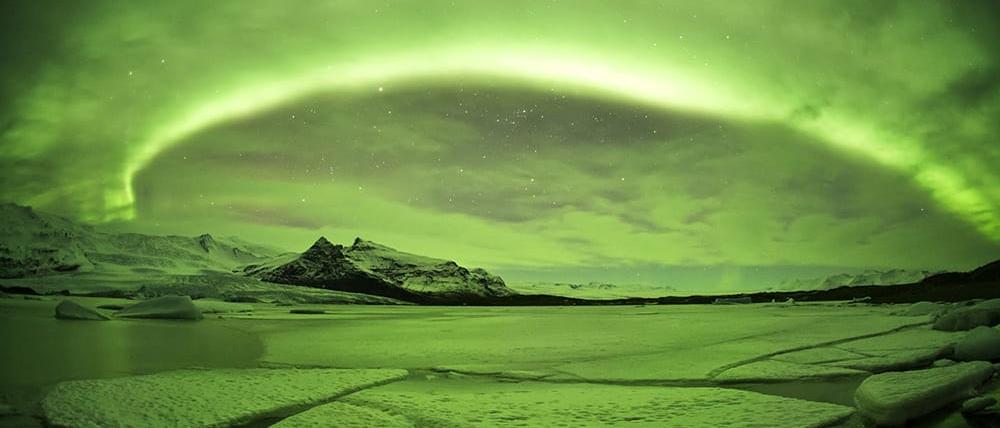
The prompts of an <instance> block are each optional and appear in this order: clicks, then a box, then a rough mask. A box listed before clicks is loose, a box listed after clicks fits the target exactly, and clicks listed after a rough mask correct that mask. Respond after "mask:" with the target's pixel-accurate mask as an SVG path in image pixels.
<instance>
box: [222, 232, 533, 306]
mask: <svg viewBox="0 0 1000 428" xmlns="http://www.w3.org/2000/svg"><path fill="white" fill-rule="evenodd" d="M242 271H243V274H245V275H247V276H250V277H254V278H258V279H261V280H263V281H268V282H274V283H279V284H290V285H302V286H310V287H319V288H325V289H331V290H338V291H348V292H360V293H366V294H374V295H379V296H385V297H391V298H396V299H403V300H409V301H418V302H419V301H433V300H461V299H462V298H466V297H468V298H473V299H483V298H495V297H503V296H508V295H511V294H514V292H513V291H511V290H510V289H509V288H507V286H506V284H504V282H503V279H501V278H500V277H499V276H496V275H493V274H490V273H489V272H487V271H486V270H483V269H478V268H475V269H468V268H465V267H462V266H459V265H458V264H457V263H455V262H454V261H450V260H443V259H435V258H432V257H426V256H420V255H416V254H411V253H406V252H402V251H398V250H396V249H394V248H392V247H389V246H386V245H383V244H379V243H376V242H372V241H366V240H364V239H362V238H361V237H357V238H355V240H354V242H353V243H352V244H351V246H349V247H345V246H344V245H341V244H333V243H332V242H330V241H329V240H327V239H326V237H323V236H321V237H320V238H319V239H317V240H316V241H315V242H314V243H313V244H312V245H311V246H310V247H309V248H308V249H306V250H305V251H304V252H302V253H300V254H297V255H295V254H286V255H283V256H279V257H276V258H274V259H273V260H271V261H269V262H265V263H262V264H251V265H247V266H245V267H244V268H243V269H242Z"/></svg>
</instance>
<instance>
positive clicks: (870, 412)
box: [854, 361, 993, 425]
mask: <svg viewBox="0 0 1000 428" xmlns="http://www.w3.org/2000/svg"><path fill="white" fill-rule="evenodd" d="M991 376H993V365H992V364H990V363H986V362H981V361H976V362H970V363H959V364H955V365H951V366H948V367H935V368H930V369H924V370H914V371H909V372H888V373H882V374H877V375H873V376H871V377H869V378H868V379H865V381H864V382H862V383H861V386H859V387H858V389H857V391H855V392H854V401H855V403H856V404H857V407H858V411H859V412H860V413H861V415H862V416H864V417H866V418H868V419H871V420H873V421H874V422H876V423H878V424H882V425H900V424H902V423H903V422H906V421H907V420H910V419H913V418H916V417H919V416H923V415H926V414H928V413H930V412H933V411H935V410H937V409H939V408H941V407H944V406H946V405H948V404H950V403H952V402H954V401H957V400H961V399H964V398H966V397H968V396H969V395H971V391H972V390H973V389H974V388H976V387H977V386H979V385H981V384H982V383H983V382H985V381H986V380H987V379H989V378H990V377H991Z"/></svg>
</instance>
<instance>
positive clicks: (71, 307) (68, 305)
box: [56, 300, 109, 321]
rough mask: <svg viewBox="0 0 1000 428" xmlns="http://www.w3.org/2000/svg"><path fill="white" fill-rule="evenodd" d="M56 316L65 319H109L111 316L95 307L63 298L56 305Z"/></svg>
mask: <svg viewBox="0 0 1000 428" xmlns="http://www.w3.org/2000/svg"><path fill="white" fill-rule="evenodd" d="M56 318H59V319H64V320H84V321H107V320H108V319H109V318H108V317H106V316H104V314H101V313H100V312H97V311H95V310H93V309H90V308H86V307H83V306H81V305H80V304H79V303H76V302H74V301H72V300H63V301H61V302H59V304H58V305H56Z"/></svg>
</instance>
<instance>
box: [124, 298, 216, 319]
mask: <svg viewBox="0 0 1000 428" xmlns="http://www.w3.org/2000/svg"><path fill="white" fill-rule="evenodd" d="M115 315H116V316H119V317H127V318H166V319H177V320H200V319H201V318H202V315H201V311H199V310H198V307H196V306H195V305H194V303H193V302H191V298H190V297H188V296H163V297H157V298H153V299H149V300H146V301H142V302H139V303H136V304H134V305H132V306H129V307H127V308H125V309H122V310H121V311H118V313H116V314H115Z"/></svg>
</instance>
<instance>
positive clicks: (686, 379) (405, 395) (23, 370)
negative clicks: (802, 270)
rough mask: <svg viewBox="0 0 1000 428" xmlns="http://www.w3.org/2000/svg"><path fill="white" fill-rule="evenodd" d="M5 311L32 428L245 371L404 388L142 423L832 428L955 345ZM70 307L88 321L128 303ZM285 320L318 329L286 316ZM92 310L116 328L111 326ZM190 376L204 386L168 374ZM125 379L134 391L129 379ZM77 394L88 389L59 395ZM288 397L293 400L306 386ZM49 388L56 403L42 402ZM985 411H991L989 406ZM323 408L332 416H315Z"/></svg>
mask: <svg viewBox="0 0 1000 428" xmlns="http://www.w3.org/2000/svg"><path fill="white" fill-rule="evenodd" d="M8 297H9V298H5V299H0V343H3V344H4V346H2V347H0V362H2V363H3V364H0V375H2V377H3V379H4V381H5V382H4V384H5V385H4V387H2V388H0V393H2V394H3V395H2V396H0V404H2V403H9V404H12V405H13V406H14V407H15V409H16V410H17V412H18V413H29V414H36V415H39V416H41V415H43V414H44V413H43V410H42V407H41V406H40V405H39V404H38V403H39V402H41V400H42V399H43V398H44V397H45V395H46V393H48V394H49V395H48V396H49V398H48V399H47V400H48V401H46V403H48V404H47V405H46V406H45V411H46V412H47V413H49V414H50V418H51V417H54V415H63V416H59V417H65V418H69V419H59V421H58V422H60V423H62V424H65V425H71V426H76V425H80V426H85V425H87V424H84V423H80V424H77V423H75V422H73V421H74V420H75V419H72V418H73V417H74V416H73V415H76V414H77V413H75V411H65V410H60V409H61V408H62V407H64V406H65V405H64V404H61V403H67V402H76V401H74V400H69V401H65V400H64V399H60V397H61V396H62V395H60V394H65V392H59V391H73V390H78V391H80V390H83V389H86V390H87V391H92V394H94V396H92V397H88V398H87V400H85V401H87V402H86V406H87V408H88V409H90V408H93V409H96V410H92V411H91V410H88V412H89V413H87V414H86V417H87V418H97V417H101V416H100V415H105V416H104V417H108V418H112V419H113V418H115V417H116V415H119V414H120V413H117V412H121V411H123V410H122V409H121V408H119V407H114V406H117V404H116V403H120V402H122V400H121V399H118V398H115V397H118V396H119V395H120V394H122V393H123V391H125V390H131V391H133V392H132V394H135V395H136V396H137V398H136V399H137V400H139V401H142V400H143V399H146V398H149V397H145V396H146V395H149V394H153V392H151V391H171V394H175V396H177V397H183V396H184V395H185V394H190V397H189V398H190V399H191V400H196V399H197V397H201V396H214V395H219V394H223V395H225V394H230V393H229V392H227V391H228V389H226V388H232V387H233V385H240V384H243V383H244V381H246V379H249V378H253V377H254V376H257V375H260V374H261V373H265V374H268V373H278V372H259V371H257V370H256V368H268V369H276V370H281V369H288V368H292V367H299V368H338V369H361V370H372V369H404V370H406V371H407V373H409V375H408V377H406V378H405V379H404V380H399V381H396V382H394V383H391V384H388V385H385V386H378V387H374V386H369V384H368V383H366V382H362V383H361V384H359V386H358V388H361V389H362V391H360V392H358V393H354V394H350V395H346V396H343V397H341V396H340V393H338V392H335V393H332V394H326V393H323V394H319V395H314V394H313V395H309V394H312V393H308V394H307V395H309V397H313V398H310V399H309V400H305V401H303V400H300V399H299V398H295V397H298V396H294V397H293V396H292V395H289V397H288V398H287V399H286V398H281V399H280V400H279V401H280V402H274V401H269V402H266V403H264V402H262V401H261V400H258V399H256V398H254V395H253V394H247V395H245V396H244V395H240V396H239V397H240V399H239V400H235V401H233V402H232V403H233V404H226V406H230V407H227V408H226V409H225V413H224V414H223V413H221V410H220V413H218V415H222V416H219V417H217V418H215V419H212V418H208V417H207V416H206V417H205V418H202V416H205V415H211V414H213V412H215V410H211V409H210V408H211V407H213V405H211V404H207V406H208V407H207V408H205V409H204V411H201V410H197V409H199V408H198V407H190V406H187V405H181V404H178V403H186V402H187V401H189V400H187V401H186V400H184V399H181V398H178V399H176V400H174V401H170V400H161V401H159V404H158V405H159V406H160V408H159V409H158V410H156V412H154V413H156V414H157V415H161V416H162V415H170V414H174V413H173V412H174V411H176V412H177V413H176V414H178V415H188V414H189V413H190V412H192V411H193V412H195V413H197V414H198V415H197V417H196V416H186V417H187V418H189V419H190V420H191V421H208V420H209V419H211V420H212V421H221V422H218V423H215V422H213V423H207V422H198V423H197V424H196V423H194V422H192V425H195V426H225V425H226V424H227V423H228V422H230V421H234V420H239V421H246V420H260V419H261V418H265V417H267V418H271V419H268V421H271V422H279V421H280V422H281V424H280V425H278V426H293V427H294V426H324V423H323V421H328V420H329V418H331V417H336V418H339V419H338V420H342V421H343V422H344V423H345V425H344V426H364V421H365V420H366V418H367V419H368V420H370V421H371V422H372V423H375V422H379V421H381V422H380V423H382V424H383V425H386V426H411V425H412V426H439V425H442V424H444V423H445V422H447V424H448V425H453V426H559V425H563V426H605V425H608V424H612V425H624V426H727V425H728V426H829V425H832V424H844V423H852V422H849V421H850V420H848V419H845V418H848V417H851V415H852V414H854V413H855V408H854V406H853V404H852V402H851V400H852V395H853V392H854V388H855V387H856V385H857V384H859V383H860V382H861V380H863V379H865V378H867V377H869V376H871V374H872V373H873V372H882V371H887V370H915V369H922V368H926V367H930V365H931V364H932V363H933V362H934V361H935V360H936V359H938V358H939V357H941V356H943V355H947V354H948V353H949V352H950V349H951V348H950V346H951V345H952V344H953V343H955V342H956V341H959V340H961V339H962V338H964V337H965V335H966V334H967V332H964V331H958V332H942V331H937V330H933V329H931V328H930V324H931V315H920V316H902V315H899V314H902V313H906V311H905V309H906V308H905V307H901V306H872V305H851V304H836V303H829V304H753V305H726V306H713V305H704V306H699V305H687V306H606V307H600V306H591V307H423V306H357V305H297V306H276V305H273V304H259V303H252V304H238V305H231V304H225V303H221V302H204V303H200V304H199V305H200V307H203V308H205V309H209V308H210V309H214V311H212V312H213V313H211V314H208V313H206V318H205V319H204V320H202V321H188V322H184V321H164V320H131V319H130V320H125V319H118V318H115V319H112V320H111V321H104V322H89V321H65V320H56V319H55V318H54V317H53V315H52V314H53V312H52V311H53V308H54V307H55V305H56V304H57V303H58V302H59V299H57V298H55V297H45V298H42V299H41V300H24V299H23V298H22V297H19V296H8ZM73 300H75V301H76V302H78V303H80V304H81V305H82V306H85V307H89V308H99V307H100V306H106V307H114V306H115V305H122V304H128V303H130V302H128V301H123V300H118V299H94V298H73ZM196 303H197V302H196ZM108 305H111V306H108ZM230 306H232V307H230ZM291 309H320V310H323V311H324V313H321V314H293V313H290V310H291ZM97 310H99V311H102V313H105V314H107V315H109V316H112V318H113V311H111V310H105V309H97ZM206 312H207V311H206ZM229 336H232V337H238V338H239V339H238V340H233V339H232V338H229ZM8 345H10V346H8ZM151 348H155V349H160V350H161V351H162V352H153V351H151ZM94 355H96V356H99V357H96V358H91V357H90V356H94ZM228 355H231V357H228V358H231V359H230V360H228V361H227V356H228ZM191 367H203V368H205V369H203V370H198V371H194V372H192V371H180V372H178V371H177V370H179V369H186V368H191ZM357 373H361V372H357ZM366 373H367V372H366ZM371 373H397V374H394V375H393V376H390V377H389V378H391V379H395V378H397V377H398V376H399V375H398V373H400V372H371ZM139 374H144V375H147V376H146V377H133V376H134V375H139ZM149 374H154V375H153V376H148V375H149ZM243 376H249V378H245V377H243ZM293 377H294V376H292V377H289V378H288V379H285V380H282V379H283V377H282V375H276V376H274V377H273V379H271V380H273V381H274V382H278V383H280V384H281V386H279V387H277V388H279V390H281V391H285V390H286V389H284V388H291V389H292V390H294V389H295V387H294V385H296V384H299V382H300V381H299V380H295V379H293ZM944 377H945V378H947V376H944ZM79 379H97V380H88V381H86V382H87V383H60V382H63V381H71V380H79ZM101 379H107V380H101ZM240 379H243V380H240ZM296 379H297V378H296ZM8 380H13V381H16V382H7V381H8ZM271 380H269V382H270V381H271ZM286 380H287V382H286ZM348 381H349V380H348V379H346V378H344V379H340V378H338V380H337V382H348ZM178 382H179V383H178ZM247 382H249V381H247ZM303 382H304V383H302V386H303V389H302V392H303V393H307V392H308V391H309V388H312V385H313V383H312V381H311V380H309V381H303ZM373 383H380V382H373ZM56 384H58V385H59V386H57V387H55V389H54V391H57V392H48V391H50V390H51V388H52V387H53V386H54V385H56ZM248 384H249V385H259V384H257V383H254V382H249V383H248ZM81 385H82V386H86V388H82V386H81ZM185 385H187V386H185ZM351 385H355V384H354V383H351ZM764 385H774V386H773V387H765V386H764ZM823 385H829V386H830V388H828V389H830V390H831V391H833V390H840V389H843V388H844V387H843V385H854V386H850V388H849V389H848V390H845V392H844V393H842V394H839V395H843V397H840V396H837V397H830V398H815V397H820V395H810V394H807V393H806V392H805V391H807V390H809V389H816V388H820V389H822V388H823ZM800 386H801V388H799V387H800ZM307 387H308V388H307ZM81 388H82V389H81ZM185 388H186V389H185ZM800 389H801V391H799V390H800ZM101 391H105V392H101ZM761 391H764V392H766V393H762V392H761ZM990 391H993V392H990ZM987 393H988V394H994V395H995V394H996V392H995V388H994V389H991V390H988V391H987ZM18 394H27V398H25V397H20V396H18ZM32 394H34V395H32ZM52 394H56V395H52ZM116 394H117V395H116ZM157 394H159V393H157ZM105 395H106V396H105ZM154 395H155V394H154ZM293 395H294V394H293ZM53 397H55V398H53ZM144 397H145V398H144ZM71 398H74V399H75V397H71ZM268 399H270V398H268ZM61 400H62V401H61ZM331 400H335V401H332V403H335V404H327V405H322V404H325V403H328V402H331ZM305 402H308V404H309V405H312V404H316V405H319V406H318V407H315V408H312V409H311V410H307V411H305V412H303V413H298V414H296V415H293V416H291V417H288V418H284V417H285V416H289V414H287V413H288V412H286V414H282V415H280V418H274V416H275V415H274V409H275V408H281V409H285V408H296V406H297V407H302V408H305V407H308V406H307V405H303V403H305ZM174 406H176V408H175V407H174ZM185 406H187V407H185ZM71 407H72V406H71ZM105 407H106V408H105ZM192 409H194V410H192ZM150 412H152V411H150ZM184 412H188V413H184ZM147 413H148V412H147ZM292 413H294V412H292ZM231 415H238V417H237V416H232V417H230V416H231ZM80 417H82V416H80ZM199 418H201V419H199ZM282 418H284V419H282ZM3 419H4V417H0V423H2V421H3ZM80 420H83V419H80ZM88 420H90V419H88ZM348 421H351V423H353V424H354V425H351V424H348V423H347V422H348ZM845 421H847V422H845ZM107 423H109V422H107ZM97 425H101V423H98V424H97ZM155 425H156V424H152V425H147V426H155Z"/></svg>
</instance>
